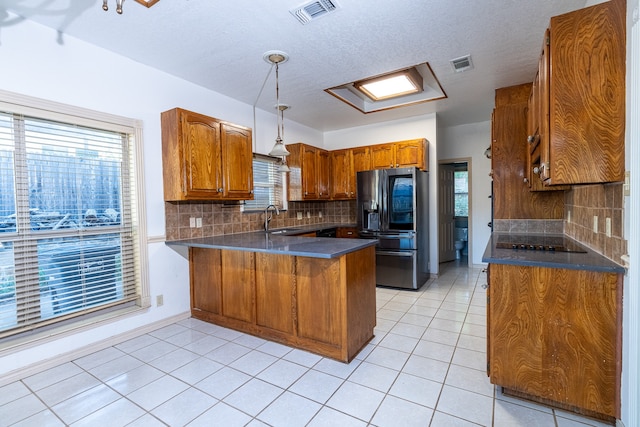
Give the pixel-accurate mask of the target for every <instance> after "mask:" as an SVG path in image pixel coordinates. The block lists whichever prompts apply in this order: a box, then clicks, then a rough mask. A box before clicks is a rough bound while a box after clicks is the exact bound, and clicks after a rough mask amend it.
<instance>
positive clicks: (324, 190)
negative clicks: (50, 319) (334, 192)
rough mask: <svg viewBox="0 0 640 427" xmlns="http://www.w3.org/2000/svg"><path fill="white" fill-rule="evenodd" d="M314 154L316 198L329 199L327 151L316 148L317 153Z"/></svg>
mask: <svg viewBox="0 0 640 427" xmlns="http://www.w3.org/2000/svg"><path fill="white" fill-rule="evenodd" d="M316 156H317V157H316V167H317V175H316V183H317V186H318V199H329V198H330V197H331V194H330V192H329V187H330V180H329V170H330V165H329V152H328V151H326V150H318V154H317V155H316Z"/></svg>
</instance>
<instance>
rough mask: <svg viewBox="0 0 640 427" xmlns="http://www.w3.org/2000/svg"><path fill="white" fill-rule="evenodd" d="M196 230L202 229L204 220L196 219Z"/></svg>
mask: <svg viewBox="0 0 640 427" xmlns="http://www.w3.org/2000/svg"><path fill="white" fill-rule="evenodd" d="M196 228H202V218H196Z"/></svg>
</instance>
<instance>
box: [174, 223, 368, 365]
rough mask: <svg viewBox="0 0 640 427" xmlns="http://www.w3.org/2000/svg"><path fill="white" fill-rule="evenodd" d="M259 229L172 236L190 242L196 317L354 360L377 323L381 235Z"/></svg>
mask: <svg viewBox="0 0 640 427" xmlns="http://www.w3.org/2000/svg"><path fill="white" fill-rule="evenodd" d="M293 234H295V233H290V234H289V235H283V234H274V233H265V232H253V233H241V234H230V235H221V236H215V237H205V238H198V239H188V240H178V241H171V242H167V245H169V246H187V247H188V248H189V271H190V281H191V315H192V316H193V317H194V318H197V319H201V320H204V321H207V322H211V323H215V324H217V325H220V326H224V327H229V328H231V329H235V330H238V331H241V332H245V333H249V334H252V335H255V336H258V337H261V338H265V339H268V340H272V341H276V342H279V343H282V344H286V345H290V346H293V347H296V348H300V349H304V350H307V351H311V352H314V353H317V354H320V355H323V356H326V357H330V358H333V359H336V360H340V361H343V362H349V361H351V360H352V359H353V358H354V357H355V356H356V354H357V353H358V352H359V351H360V350H361V349H362V348H363V347H364V346H365V345H366V344H367V343H368V342H369V341H370V340H371V339H372V338H373V328H374V326H375V324H376V301H375V286H376V283H375V244H376V240H364V239H332V238H315V237H297V236H295V235H293Z"/></svg>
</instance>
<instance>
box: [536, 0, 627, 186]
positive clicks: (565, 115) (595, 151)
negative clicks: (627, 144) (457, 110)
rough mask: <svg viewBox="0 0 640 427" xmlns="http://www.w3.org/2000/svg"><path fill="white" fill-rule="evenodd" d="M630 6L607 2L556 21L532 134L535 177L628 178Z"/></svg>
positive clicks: (539, 81)
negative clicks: (627, 109)
mask: <svg viewBox="0 0 640 427" xmlns="http://www.w3.org/2000/svg"><path fill="white" fill-rule="evenodd" d="M625 4H626V2H624V1H617V0H616V1H607V2H604V3H600V4H597V5H595V6H591V7H587V8H584V9H579V10H576V11H574V12H569V13H566V14H563V15H559V16H555V17H552V18H551V20H550V24H549V28H548V30H547V32H546V33H545V36H544V41H543V47H542V50H541V55H540V60H539V66H538V73H537V77H536V82H535V83H534V86H533V91H532V93H531V101H530V103H531V108H530V115H529V134H528V141H529V144H530V156H531V159H530V161H529V164H530V169H531V174H532V175H537V176H538V177H539V178H536V179H540V180H542V182H543V183H544V185H546V186H551V185H561V184H588V183H602V182H616V181H623V180H624V151H625V148H624V136H625V71H626V59H625V58H626V29H625V27H626V6H625ZM536 172H537V173H536ZM533 181H534V180H533V179H532V186H534V188H539V187H538V185H537V183H536V184H535V185H534V183H533Z"/></svg>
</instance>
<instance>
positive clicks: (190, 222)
mask: <svg viewBox="0 0 640 427" xmlns="http://www.w3.org/2000/svg"><path fill="white" fill-rule="evenodd" d="M189 227H191V228H196V219H195V218H189Z"/></svg>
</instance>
